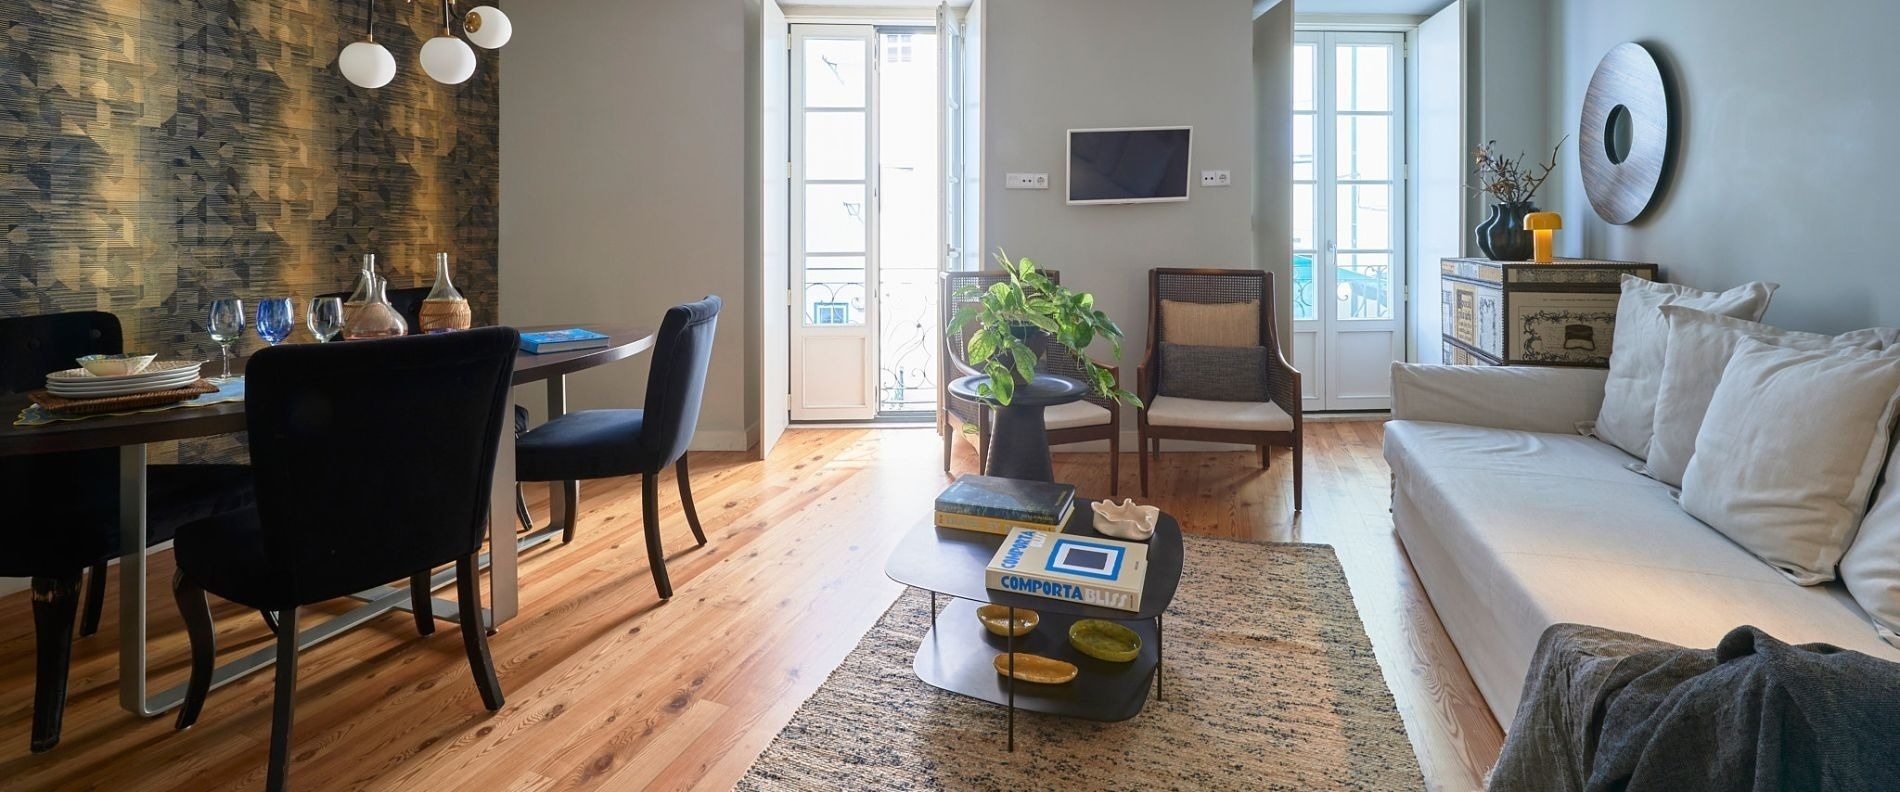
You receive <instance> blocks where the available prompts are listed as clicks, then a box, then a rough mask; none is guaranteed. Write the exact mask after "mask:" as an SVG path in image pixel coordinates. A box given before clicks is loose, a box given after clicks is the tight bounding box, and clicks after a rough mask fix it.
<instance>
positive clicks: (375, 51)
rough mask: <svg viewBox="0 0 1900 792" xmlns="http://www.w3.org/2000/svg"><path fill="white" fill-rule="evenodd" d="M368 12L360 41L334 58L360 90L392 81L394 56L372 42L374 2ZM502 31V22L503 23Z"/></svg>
mask: <svg viewBox="0 0 1900 792" xmlns="http://www.w3.org/2000/svg"><path fill="white" fill-rule="evenodd" d="M367 5H368V11H369V13H368V14H367V15H366V17H365V18H366V19H367V20H368V22H367V23H366V24H365V25H364V28H365V29H364V35H363V40H362V41H358V42H353V43H351V44H350V45H349V46H347V47H344V48H343V52H341V53H339V54H338V55H337V58H336V67H337V70H338V71H341V72H343V79H345V80H349V81H350V84H351V85H356V86H359V87H362V88H381V87H383V86H385V85H388V84H389V81H390V80H393V79H396V57H395V56H394V55H391V54H389V49H388V48H387V47H384V46H383V45H381V44H378V43H376V0H367ZM503 26H504V28H505V27H506V23H504V24H503Z"/></svg>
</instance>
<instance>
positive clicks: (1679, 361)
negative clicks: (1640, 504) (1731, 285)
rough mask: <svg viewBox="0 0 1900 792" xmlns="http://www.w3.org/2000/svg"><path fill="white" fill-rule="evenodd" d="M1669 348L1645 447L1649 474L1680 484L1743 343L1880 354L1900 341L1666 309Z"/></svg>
mask: <svg viewBox="0 0 1900 792" xmlns="http://www.w3.org/2000/svg"><path fill="white" fill-rule="evenodd" d="M1662 314H1663V317H1664V319H1665V321H1667V322H1668V324H1669V343H1668V345H1667V346H1668V349H1666V350H1665V351H1664V352H1663V367H1662V381H1661V383H1660V384H1659V386H1658V387H1657V390H1656V427H1655V434H1654V436H1653V437H1652V438H1651V440H1650V443H1649V458H1648V462H1647V467H1648V468H1649V475H1650V476H1653V477H1654V478H1655V479H1656V480H1657V481H1661V482H1663V483H1665V484H1674V485H1677V486H1681V485H1682V474H1683V473H1684V472H1687V471H1688V469H1689V460H1690V458H1692V457H1694V456H1695V436H1696V432H1698V431H1700V430H1701V429H1702V418H1703V416H1705V415H1707V414H1708V411H1709V400H1710V399H1711V398H1713V397H1714V396H1715V386H1716V384H1717V383H1720V382H1721V381H1722V370H1723V369H1726V368H1728V361H1729V358H1731V357H1734V356H1735V347H1736V346H1738V345H1740V344H1741V342H1742V339H1744V338H1754V339H1757V340H1760V341H1766V342H1768V343H1771V344H1774V345H1775V346H1779V347H1787V348H1789V349H1832V348H1842V349H1884V348H1886V347H1889V346H1892V345H1893V344H1894V343H1895V341H1896V340H1897V339H1900V330H1896V329H1893V328H1886V327H1879V328H1871V329H1867V330H1855V331H1852V332H1848V333H1842V334H1841V335H1838V336H1826V335H1820V334H1817V333H1802V332H1796V331H1793V330H1783V329H1781V328H1778V327H1770V326H1768V325H1765V324H1762V323H1760V322H1751V321H1748V320H1746V319H1737V318H1735V317H1732V316H1722V315H1719V314H1712V313H1709V312H1707V311H1698V310H1696V309H1694V308H1690V307H1688V306H1684V305H1665V306H1663V307H1662Z"/></svg>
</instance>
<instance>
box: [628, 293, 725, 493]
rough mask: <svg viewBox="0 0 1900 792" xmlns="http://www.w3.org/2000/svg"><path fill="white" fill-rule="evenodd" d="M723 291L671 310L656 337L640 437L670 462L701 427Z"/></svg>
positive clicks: (657, 454) (662, 465)
mask: <svg viewBox="0 0 1900 792" xmlns="http://www.w3.org/2000/svg"><path fill="white" fill-rule="evenodd" d="M724 305H725V303H724V302H723V301H721V300H720V299H719V297H718V295H707V297H706V299H703V300H700V301H699V302H690V303H687V304H685V305H676V306H674V307H672V308H669V309H667V311H666V318H665V319H663V320H661V321H660V332H659V334H658V335H657V336H656V337H655V338H654V341H653V364H652V366H651V367H650V368H648V369H647V400H646V405H645V407H646V421H645V423H644V424H643V425H642V427H641V429H640V442H641V443H642V444H643V445H645V446H646V449H647V451H648V452H650V453H652V454H653V455H654V456H655V457H656V458H659V459H661V460H662V461H661V463H660V465H661V467H665V466H667V465H671V464H673V463H674V462H676V461H678V460H679V458H680V457H681V456H683V455H685V453H686V446H687V444H688V443H691V442H692V441H693V429H694V428H695V427H697V426H699V403H700V400H701V398H702V397H703V396H704V395H705V393H706V367H707V366H708V365H710V364H711V362H712V349H713V332H714V331H715V330H717V329H718V327H719V309H720V308H721V307H723V306H724Z"/></svg>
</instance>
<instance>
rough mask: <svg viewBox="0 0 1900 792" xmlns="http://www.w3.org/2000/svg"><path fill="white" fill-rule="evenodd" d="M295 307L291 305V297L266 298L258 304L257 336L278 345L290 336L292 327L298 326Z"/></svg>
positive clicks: (268, 342)
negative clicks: (294, 312)
mask: <svg viewBox="0 0 1900 792" xmlns="http://www.w3.org/2000/svg"><path fill="white" fill-rule="evenodd" d="M294 310H295V309H293V308H291V306H290V298H289V297H278V298H275V299H270V300H264V301H262V302H259V303H258V304H257V337H258V338H262V339H264V343H266V344H270V345H271V346H277V345H278V344H281V343H283V341H284V339H286V338H289V337H290V329H291V328H292V327H295V326H296V317H295V316H294V314H293V311H294Z"/></svg>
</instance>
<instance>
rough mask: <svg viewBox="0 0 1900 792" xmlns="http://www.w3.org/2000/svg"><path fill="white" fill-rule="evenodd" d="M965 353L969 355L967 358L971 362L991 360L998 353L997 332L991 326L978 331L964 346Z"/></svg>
mask: <svg viewBox="0 0 1900 792" xmlns="http://www.w3.org/2000/svg"><path fill="white" fill-rule="evenodd" d="M964 354H966V355H968V357H967V358H966V360H969V361H970V362H971V363H981V362H983V361H985V360H989V359H990V358H991V357H993V356H995V354H996V334H995V333H992V332H991V331H990V330H989V328H984V329H982V330H978V331H976V333H975V334H973V335H971V336H970V343H969V344H968V345H967V346H966V347H965V348H964Z"/></svg>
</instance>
